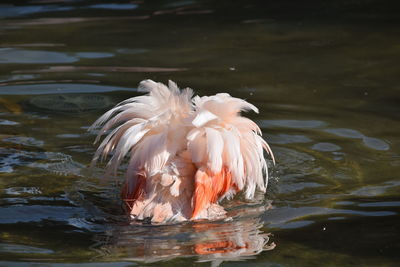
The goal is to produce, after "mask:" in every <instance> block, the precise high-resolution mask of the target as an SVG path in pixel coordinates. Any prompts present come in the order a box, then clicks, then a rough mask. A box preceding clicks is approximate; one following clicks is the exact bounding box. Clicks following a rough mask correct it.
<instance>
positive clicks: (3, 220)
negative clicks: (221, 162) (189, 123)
mask: <svg viewBox="0 0 400 267" xmlns="http://www.w3.org/2000/svg"><path fill="white" fill-rule="evenodd" d="M399 14H400V11H399V8H398V7H397V5H396V1H374V0H369V1H367V0H365V1H232V3H231V1H190V0H188V1H83V0H82V1H73V0H71V1H60V0H58V1H57V0H49V1H45V0H32V1H3V2H2V4H0V129H1V130H0V266H20V265H35V264H39V265H40V266H52V265H54V266H69V265H70V264H77V265H80V266H135V265H154V266H160V265H165V266H189V265H190V266H194V265H196V266H197V265H202V266H210V264H211V265H212V266H218V264H221V266H247V265H251V266H253V265H254V266H321V265H326V266H338V265H340V266H348V265H355V266H361V265H362V266H398V265H397V264H398V263H399V262H400V254H399V249H400V215H399V212H400V191H399V190H400V177H399V175H400V174H399V173H400V153H399V151H400V134H399V133H400V123H399V121H400V83H399V80H400V79H399V77H400V27H399V26H400V15H399ZM147 78H151V79H154V80H157V81H162V82H166V81H167V80H168V79H172V80H174V81H176V82H177V83H178V85H180V86H181V87H186V86H189V87H192V88H193V89H195V91H196V93H197V94H199V95H208V94H215V93H217V92H228V93H230V94H232V95H234V96H236V97H241V98H245V99H247V100H248V101H250V102H252V103H254V104H255V105H256V106H258V107H259V108H260V110H261V112H260V114H258V115H256V114H249V116H250V117H251V118H252V119H254V120H256V121H257V123H258V124H259V125H260V126H261V128H262V130H263V133H264V136H265V138H266V140H267V141H268V142H269V143H270V144H271V146H272V150H273V151H274V152H275V155H276V158H277V165H276V167H275V168H274V169H273V173H272V177H271V178H270V183H269V188H268V192H267V194H266V196H263V195H258V196H257V199H256V200H255V201H254V202H250V203H249V202H246V201H244V200H243V199H241V198H240V197H238V198H236V199H235V200H234V201H233V202H228V203H225V204H224V205H225V207H227V209H228V210H229V214H230V216H231V217H232V219H231V220H227V221H216V222H204V223H183V224H176V225H165V226H154V225H142V224H137V223H136V224H135V223H134V224H131V223H130V222H129V221H128V220H127V219H126V218H125V217H124V216H123V213H122V210H121V205H120V202H119V198H118V190H119V186H120V183H121V182H120V180H118V179H117V180H116V181H114V180H111V181H110V180H108V179H101V177H102V169H101V166H99V167H98V168H96V169H94V170H93V171H90V170H89V169H88V164H89V162H90V160H91V157H92V156H93V152H94V149H95V147H94V146H93V145H92V142H93V140H94V136H93V135H91V134H88V133H87V132H86V129H87V127H88V126H89V125H90V124H91V123H92V122H93V121H94V120H95V118H97V117H98V116H99V115H100V114H102V113H103V112H104V111H105V110H106V109H107V108H109V107H111V106H112V105H114V104H115V103H117V102H118V101H121V100H123V99H125V98H127V97H131V96H135V95H138V94H139V93H138V92H137V90H136V86H137V84H138V82H139V81H141V80H142V79H147ZM275 245H276V247H274V246H275ZM210 262H211V263H210ZM39 265H38V266H39ZM35 266H36V265H35Z"/></svg>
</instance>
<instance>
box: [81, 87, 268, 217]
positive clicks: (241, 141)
mask: <svg viewBox="0 0 400 267" xmlns="http://www.w3.org/2000/svg"><path fill="white" fill-rule="evenodd" d="M139 91H142V92H147V93H148V94H147V95H143V96H136V97H132V98H129V99H127V100H125V101H122V102H120V103H119V104H118V105H117V106H115V107H114V108H113V109H111V110H110V111H108V112H106V113H105V114H103V115H102V116H101V117H100V118H99V119H97V120H96V121H95V122H94V124H93V125H92V126H91V127H90V129H89V130H90V131H95V130H97V129H99V131H98V136H97V138H96V140H95V142H98V141H99V140H100V138H101V136H102V135H104V134H107V136H106V137H105V138H104V140H103V141H102V142H101V144H100V145H99V147H98V149H97V151H96V153H95V155H94V158H93V161H92V164H95V163H96V162H97V161H98V160H99V159H100V160H103V159H105V158H106V157H107V156H108V155H111V158H110V160H109V162H108V163H107V166H106V168H107V170H106V173H107V174H115V173H116V172H117V169H118V167H119V166H120V164H121V163H122V161H123V160H124V158H125V157H126V156H127V155H129V156H130V160H129V162H128V170H127V175H126V179H127V180H126V185H125V187H124V189H123V191H122V198H123V199H124V201H125V203H126V205H127V207H128V209H131V210H132V211H135V212H139V211H140V214H141V216H144V215H146V214H152V215H153V216H155V217H154V218H155V219H154V220H156V221H159V220H167V219H168V216H170V217H171V216H172V217H173V218H175V217H176V218H178V217H179V218H180V217H182V216H183V215H182V214H187V213H188V212H187V207H186V206H185V204H184V203H183V202H182V199H188V197H190V196H189V195H190V194H193V196H192V197H191V199H192V215H191V218H192V219H194V218H197V217H199V216H200V217H201V214H203V213H204V212H205V210H206V209H208V207H211V206H210V205H212V204H214V203H217V202H218V201H220V200H221V199H223V198H225V197H228V198H229V197H231V196H233V195H234V194H235V193H236V192H237V191H242V190H243V191H244V192H245V196H246V198H249V199H250V198H252V197H253V196H254V192H255V190H256V189H257V188H258V189H259V190H261V191H264V192H265V189H266V185H267V182H268V169H267V163H266V161H265V158H264V150H265V151H266V152H267V153H268V154H269V155H270V156H271V157H272V160H273V162H274V163H275V159H274V156H273V154H272V151H271V148H270V147H269V145H268V144H267V143H266V142H265V141H264V140H263V139H262V137H261V130H260V128H259V127H258V126H257V124H256V123H254V122H253V121H252V120H250V119H248V118H245V117H242V116H241V114H240V113H241V112H242V111H250V110H252V111H254V112H256V113H258V109H257V108H256V107H255V106H254V105H252V104H250V103H248V102H246V101H245V100H242V99H239V98H235V97H231V96H230V95H229V94H217V95H214V96H205V97H198V96H195V97H193V91H192V90H191V89H190V88H186V89H184V90H180V89H179V88H178V86H177V85H176V84H175V83H174V82H172V81H169V83H168V87H167V86H166V85H164V84H162V83H156V82H154V81H152V80H144V81H142V82H141V83H140V84H139ZM185 166H186V167H185ZM185 168H186V169H187V170H186V171H185ZM196 171H197V172H196ZM194 173H196V174H195V175H194ZM164 174H165V175H166V176H165V177H181V178H182V179H181V178H179V179H175V180H174V181H179V182H176V184H171V183H169V182H171V181H169V180H168V181H167V180H166V178H165V179H164V180H163V179H161V178H160V177H164V176H163V175H164ZM193 175H194V177H193ZM189 176H190V177H189ZM265 177H266V179H265ZM183 178H184V179H183ZM181 181H184V182H182V183H181ZM189 181H190V182H189ZM158 185H160V186H161V187H160V188H164V189H165V188H168V190H166V189H165V190H164V189H162V190H163V193H160V192H157V190H156V188H158ZM149 186H154V188H153V189H150V188H148V187H149ZM185 187H190V188H185ZM149 190H153V191H152V193H151V194H150V195H152V196H151V199H146V200H145V201H139V200H138V199H139V198H140V197H146V196H147V195H148V194H149V192H150V191H149ZM154 190H155V191H154ZM193 192H194V193H193ZM164 194H165V195H164ZM188 194H189V195H188ZM156 199H157V201H158V202H157V203H156V202H154V201H156ZM127 201H128V202H127ZM163 201H167V202H168V201H172V202H174V201H175V202H174V203H170V204H171V205H169V206H168V205H165V203H162V202H163ZM153 202H154V203H153ZM135 203H136V204H135ZM214 208H215V205H214ZM163 209H168V210H169V211H168V212H164V211H163ZM183 210H184V212H183ZM210 210H212V208H210ZM172 217H171V218H172ZM187 219H190V218H187Z"/></svg>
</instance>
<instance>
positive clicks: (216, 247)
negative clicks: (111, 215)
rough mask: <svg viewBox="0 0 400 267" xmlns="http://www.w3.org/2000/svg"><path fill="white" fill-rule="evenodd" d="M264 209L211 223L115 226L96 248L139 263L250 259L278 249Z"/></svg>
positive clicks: (107, 255) (104, 255)
mask: <svg viewBox="0 0 400 267" xmlns="http://www.w3.org/2000/svg"><path fill="white" fill-rule="evenodd" d="M262 210H264V211H265V208H261V209H260V207H258V208H249V207H247V208H246V209H245V211H244V209H242V210H237V211H236V212H230V213H231V214H230V215H231V216H232V217H228V219H225V220H220V221H211V222H210V221H204V222H201V221H200V222H199V221H197V222H187V223H181V224H174V225H151V224H144V223H143V222H142V223H138V222H130V223H129V224H125V225H116V226H113V227H112V229H110V230H109V231H106V232H105V233H103V234H101V235H98V236H96V238H95V239H96V241H97V245H96V249H97V250H98V251H99V252H100V255H101V256H100V257H102V258H107V259H110V258H118V259H119V260H130V261H140V262H156V261H161V260H170V259H174V258H178V257H197V259H198V261H210V262H212V263H213V264H212V265H213V266H218V265H219V264H220V263H221V262H223V261H235V260H245V259H250V258H253V257H254V256H256V255H258V254H260V253H261V252H262V251H265V250H271V249H273V248H275V243H273V242H271V241H270V237H271V234H270V233H265V232H264V231H263V226H264V223H263V222H262V221H261V219H260V217H259V216H260V211H262ZM244 214H245V216H243V215H244Z"/></svg>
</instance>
